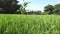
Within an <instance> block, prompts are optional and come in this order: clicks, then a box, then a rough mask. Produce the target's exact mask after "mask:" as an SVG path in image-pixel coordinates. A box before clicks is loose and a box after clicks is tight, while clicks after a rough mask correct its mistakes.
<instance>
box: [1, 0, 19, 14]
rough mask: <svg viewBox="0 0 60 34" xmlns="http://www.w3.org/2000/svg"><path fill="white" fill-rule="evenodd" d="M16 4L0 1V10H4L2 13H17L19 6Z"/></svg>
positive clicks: (13, 1)
mask: <svg viewBox="0 0 60 34" xmlns="http://www.w3.org/2000/svg"><path fill="white" fill-rule="evenodd" d="M17 3H18V1H17V0H0V8H2V9H3V10H4V11H2V13H9V14H13V13H17V10H18V9H19V7H20V5H18V4H17Z"/></svg>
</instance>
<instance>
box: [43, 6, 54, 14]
mask: <svg viewBox="0 0 60 34" xmlns="http://www.w3.org/2000/svg"><path fill="white" fill-rule="evenodd" d="M53 10H54V7H53V6H52V5H47V6H45V7H44V12H48V14H53Z"/></svg>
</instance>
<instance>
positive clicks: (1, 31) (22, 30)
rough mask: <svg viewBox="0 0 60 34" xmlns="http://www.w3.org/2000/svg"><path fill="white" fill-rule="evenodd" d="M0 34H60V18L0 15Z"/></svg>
mask: <svg viewBox="0 0 60 34" xmlns="http://www.w3.org/2000/svg"><path fill="white" fill-rule="evenodd" d="M0 34H60V16H58V15H0Z"/></svg>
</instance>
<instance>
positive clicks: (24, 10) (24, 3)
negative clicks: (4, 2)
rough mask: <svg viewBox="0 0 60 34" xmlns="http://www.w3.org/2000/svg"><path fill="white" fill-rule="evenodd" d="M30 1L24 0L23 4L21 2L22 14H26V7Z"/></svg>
mask: <svg viewBox="0 0 60 34" xmlns="http://www.w3.org/2000/svg"><path fill="white" fill-rule="evenodd" d="M29 3H30V2H25V1H24V0H23V4H21V7H20V9H19V11H20V12H21V14H24V13H25V12H26V7H27V5H28V4H29Z"/></svg>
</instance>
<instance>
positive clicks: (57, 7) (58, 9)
mask: <svg viewBox="0 0 60 34" xmlns="http://www.w3.org/2000/svg"><path fill="white" fill-rule="evenodd" d="M53 12H54V13H55V14H59V15H60V4H56V5H55V6H54V11H53Z"/></svg>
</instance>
